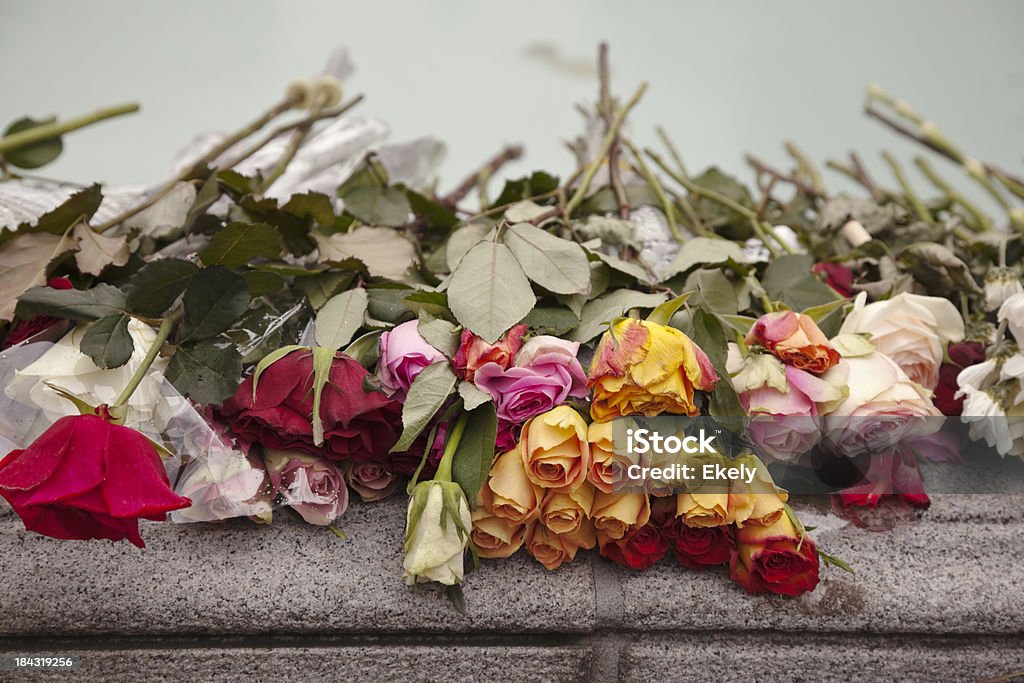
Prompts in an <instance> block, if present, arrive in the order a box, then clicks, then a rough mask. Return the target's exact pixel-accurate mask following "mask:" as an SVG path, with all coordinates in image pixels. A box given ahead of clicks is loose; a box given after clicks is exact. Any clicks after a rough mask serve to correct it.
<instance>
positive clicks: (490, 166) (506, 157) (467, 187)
mask: <svg viewBox="0 0 1024 683" xmlns="http://www.w3.org/2000/svg"><path fill="white" fill-rule="evenodd" d="M522 156H523V146H522V145H510V146H508V147H505V148H504V149H502V150H501V151H500V152H498V153H497V154H496V155H494V156H493V157H492V158H490V159H489V160H488V161H487V162H486V163H485V164H484V165H483V166H482V167H481V168H480V170H478V171H474V172H473V173H471V174H470V175H468V176H467V177H466V179H465V180H463V181H462V182H461V183H459V185H458V187H456V188H455V189H454V190H452V191H451V192H450V193H448V195H446V196H445V197H442V198H441V203H442V204H445V205H447V206H449V207H453V206H455V205H456V204H458V203H459V202H460V201H462V200H463V199H465V198H466V195H468V194H469V193H470V192H472V191H473V188H475V187H477V185H478V184H479V182H480V174H481V173H483V172H484V170H485V169H486V170H488V171H489V175H494V173H496V172H497V171H498V169H500V168H501V167H502V166H504V165H505V164H507V163H508V162H510V161H515V160H517V159H520V158H522ZM481 206H483V205H482V204H481Z"/></svg>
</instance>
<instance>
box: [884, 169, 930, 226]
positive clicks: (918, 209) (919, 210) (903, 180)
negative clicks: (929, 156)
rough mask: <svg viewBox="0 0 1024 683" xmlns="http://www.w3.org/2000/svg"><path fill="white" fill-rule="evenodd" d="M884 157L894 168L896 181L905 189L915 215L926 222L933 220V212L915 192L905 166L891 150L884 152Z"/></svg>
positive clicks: (904, 194)
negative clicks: (904, 172) (904, 170)
mask: <svg viewBox="0 0 1024 683" xmlns="http://www.w3.org/2000/svg"><path fill="white" fill-rule="evenodd" d="M882 158H883V159H885V163H887V164H889V168H890V169H891V170H892V174H893V175H894V176H896V182H898V183H899V185H900V188H901V189H902V190H903V196H904V198H905V199H906V200H907V203H908V204H909V205H910V210H911V211H913V213H914V215H915V216H917V218H918V220H922V221H925V222H926V223H931V222H932V214H931V212H930V211H928V209H927V207H925V205H924V202H922V201H921V198H920V197H918V196H917V193H916V192H914V188H912V187H911V186H910V183H909V182H907V177H906V176H905V175H904V174H903V167H902V166H900V162H898V161H896V157H894V156H893V155H892V154H890V153H889V152H882Z"/></svg>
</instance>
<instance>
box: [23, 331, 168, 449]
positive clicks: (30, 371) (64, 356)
mask: <svg viewBox="0 0 1024 683" xmlns="http://www.w3.org/2000/svg"><path fill="white" fill-rule="evenodd" d="M87 329H89V326H88V325H87V324H83V325H79V326H78V327H76V328H74V329H73V330H71V331H70V332H68V333H67V334H66V335H64V337H63V338H62V339H61V340H60V341H59V342H57V343H56V344H54V345H53V346H52V347H50V348H49V349H48V350H47V351H46V353H44V354H43V355H42V356H40V357H39V359H38V360H36V361H35V362H33V363H31V364H29V365H28V366H27V367H25V368H24V369H22V370H19V371H18V372H17V373H16V375H15V379H14V381H13V382H12V383H11V385H10V386H8V387H7V388H6V389H5V391H6V393H7V396H8V397H9V398H12V399H14V400H16V401H19V402H21V403H34V404H35V405H36V406H38V407H39V408H40V409H41V410H42V411H43V413H44V414H45V416H46V418H47V421H48V422H50V423H52V422H54V421H56V420H57V419H59V418H61V417H64V416H66V415H77V414H78V410H77V409H76V408H75V406H74V405H73V404H72V403H71V402H70V401H68V400H67V399H66V398H63V397H62V396H61V395H60V394H58V393H57V392H56V391H54V390H53V389H51V388H50V387H48V386H47V383H49V384H52V385H54V386H57V387H60V388H61V389H64V390H66V391H68V392H70V393H72V394H74V395H75V396H78V397H79V398H81V399H82V400H84V401H85V402H86V403H89V404H91V405H94V406H95V405H100V404H104V403H106V404H110V403H113V402H114V400H115V399H116V398H117V396H118V395H119V394H120V393H121V390H122V389H124V388H125V386H127V384H128V381H129V380H130V379H131V377H132V375H133V374H135V371H136V370H137V369H138V368H139V366H141V365H142V359H143V358H144V357H145V355H146V352H147V351H149V348H150V347H151V346H152V345H153V343H154V342H155V341H156V331H154V330H153V328H151V327H150V326H149V325H146V324H145V323H142V322H139V321H138V320H135V319H134V318H133V319H131V320H129V321H128V333H129V335H131V338H132V342H133V344H134V346H135V349H134V351H132V355H131V358H129V359H128V362H127V363H125V364H124V365H122V366H121V367H119V368H110V369H109V370H104V369H102V368H99V367H97V366H96V364H95V363H93V362H92V359H91V358H89V356H87V355H85V354H84V353H82V352H81V351H80V350H79V346H80V344H81V343H82V337H83V336H84V335H85V331H86V330H87ZM167 362H168V360H167V359H166V358H160V357H157V359H156V360H155V361H153V365H152V366H151V367H150V369H149V371H148V372H147V373H146V376H145V377H144V378H143V380H142V382H141V383H140V384H139V386H138V388H137V389H136V390H135V392H134V393H133V394H132V396H131V398H130V399H129V400H128V404H127V405H128V408H129V410H128V412H127V415H126V416H125V425H126V426H128V427H131V428H133V429H139V430H141V431H144V432H146V433H149V434H152V433H154V432H156V433H160V432H162V431H163V430H164V428H165V427H166V425H167V422H168V420H170V419H171V418H172V417H173V416H175V415H176V414H178V413H179V412H180V411H181V410H182V408H183V407H184V406H185V405H187V403H186V402H185V401H184V399H182V398H181V397H180V396H179V395H177V394H176V393H174V395H173V396H171V395H164V392H163V391H161V387H162V386H163V384H164V375H163V372H164V370H165V369H166V368H167Z"/></svg>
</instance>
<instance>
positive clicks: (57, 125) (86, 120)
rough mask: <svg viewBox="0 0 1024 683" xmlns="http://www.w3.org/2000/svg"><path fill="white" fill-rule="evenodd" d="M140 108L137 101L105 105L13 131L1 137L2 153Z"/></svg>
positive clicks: (0, 150) (130, 112)
mask: <svg viewBox="0 0 1024 683" xmlns="http://www.w3.org/2000/svg"><path fill="white" fill-rule="evenodd" d="M138 110H139V105H138V104H136V103H135V102H131V103H129V104H119V105H117V106H113V107H104V108H103V109H97V110H96V111H94V112H92V113H90V114H85V115H83V116H79V117H76V118H73V119H68V120H67V121H54V122H52V123H44V124H43V125H41V126H36V127H34V128H29V129H28V130H23V131H21V132H19V133H11V134H10V135H6V136H4V137H2V138H0V154H3V153H5V152H10V151H12V150H15V149H19V148H21V147H26V146H28V145H33V144H35V143H37V142H42V141H43V140H49V139H50V138H55V137H59V136H61V135H63V134H64V133H70V132H71V131H73V130H78V129H79V128H85V127H86V126H91V125H92V124H94V123H99V122H100V121H105V120H107V119H112V118H114V117H117V116H124V115H125V114H133V113H135V112H137V111H138Z"/></svg>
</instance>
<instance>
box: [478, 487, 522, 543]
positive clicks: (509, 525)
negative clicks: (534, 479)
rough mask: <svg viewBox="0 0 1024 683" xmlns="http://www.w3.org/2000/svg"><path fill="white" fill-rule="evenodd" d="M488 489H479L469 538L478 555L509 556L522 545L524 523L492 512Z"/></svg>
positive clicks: (491, 500)
mask: <svg viewBox="0 0 1024 683" xmlns="http://www.w3.org/2000/svg"><path fill="white" fill-rule="evenodd" d="M492 505H493V499H492V497H491V492H490V489H488V488H487V487H486V486H484V487H482V488H481V489H480V495H479V496H478V498H477V503H476V510H474V511H473V531H472V532H471V533H470V538H471V539H473V545H474V546H476V552H477V555H479V556H480V557H488V558H499V557H509V556H510V555H512V554H514V553H515V552H516V551H517V550H519V548H521V547H522V545H523V540H524V539H525V538H526V525H525V524H515V523H513V522H510V521H508V520H507V519H505V518H503V517H499V516H497V515H495V514H494V512H493V509H492Z"/></svg>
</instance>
